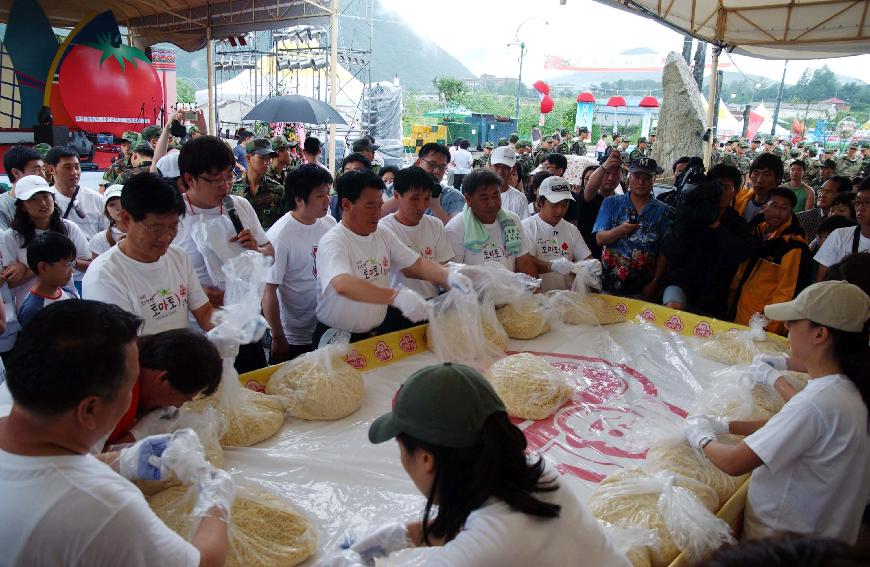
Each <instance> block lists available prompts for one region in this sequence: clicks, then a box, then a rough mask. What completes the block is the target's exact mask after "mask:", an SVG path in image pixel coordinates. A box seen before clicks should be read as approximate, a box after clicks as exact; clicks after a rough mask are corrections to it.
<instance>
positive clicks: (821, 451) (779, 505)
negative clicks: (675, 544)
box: [686, 281, 870, 544]
mask: <svg viewBox="0 0 870 567" xmlns="http://www.w3.org/2000/svg"><path fill="white" fill-rule="evenodd" d="M764 313H765V315H767V316H768V318H770V319H771V320H777V321H786V328H787V329H788V337H789V340H790V342H791V346H790V350H791V356H790V357H786V356H785V355H778V356H771V355H759V356H757V357H756V361H755V363H754V364H753V366H752V368H751V370H750V371H749V373H748V376H749V377H750V378H751V380H750V383H751V385H752V386H753V387H755V386H763V387H766V388H771V389H773V390H774V391H776V392H777V393H778V394H780V395H781V396H782V397H783V399H785V400H786V404H785V406H783V408H782V409H781V410H780V411H779V413H777V414H776V415H774V416H773V417H772V418H770V419H769V420H766V421H732V422H730V423H729V422H727V421H725V420H724V419H723V418H716V417H709V416H696V417H690V418H689V419H688V420H687V422H688V425H687V427H686V438H687V440H688V441H689V443H690V444H691V445H692V446H693V447H694V448H696V449H697V450H698V451H699V452H701V453H702V454H703V455H704V456H706V457H707V458H708V459H709V460H710V462H711V463H713V464H714V465H716V466H717V467H719V468H720V469H722V470H723V471H725V472H726V473H728V474H731V475H734V476H737V475H743V474H746V473H748V472H752V479H751V482H750V484H749V495H748V497H747V504H746V513H745V518H744V535H745V536H746V537H747V538H749V539H760V538H766V537H771V536H776V535H782V534H797V535H801V536H808V537H809V536H812V537H823V538H832V539H837V540H841V541H845V542H847V543H850V544H854V543H855V541H856V539H857V537H858V531H859V529H860V526H861V517H862V515H863V513H864V506H865V505H866V503H867V500H868V497H870V429H868V422H867V402H868V399H870V347H868V338H870V325H868V322H870V297H868V295H867V294H866V293H864V292H863V291H861V288H859V287H858V286H855V285H853V284H850V283H846V282H842V281H826V282H820V283H817V284H813V285H811V286H809V287H807V288H806V289H804V290H803V291H802V292H801V293H800V294H799V295H798V296H797V297H796V298H795V299H794V300H792V301H789V302H786V303H779V304H775V305H768V306H767V307H765V308H764ZM785 370H805V371H806V372H807V373H808V374H809V377H810V380H809V383H808V384H807V386H806V388H804V389H803V390H802V391H800V392H798V391H797V390H796V389H795V388H794V387H793V386H792V385H791V383H790V382H789V381H788V380H786V379H785V377H783V376H782V373H783V371H785ZM727 433H732V434H735V435H747V437H746V438H745V439H744V440H743V441H742V442H740V443H738V444H736V445H734V444H731V443H726V442H720V441H718V440H717V435H720V434H727Z"/></svg>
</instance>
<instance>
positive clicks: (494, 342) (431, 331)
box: [426, 289, 507, 368]
mask: <svg viewBox="0 0 870 567" xmlns="http://www.w3.org/2000/svg"><path fill="white" fill-rule="evenodd" d="M430 304H431V305H432V313H431V315H430V317H429V327H428V329H427V331H426V344H427V346H428V347H429V350H430V351H432V352H433V353H434V354H435V356H437V357H438V358H439V359H441V360H443V361H446V362H456V363H460V364H466V365H468V366H472V367H476V368H488V367H489V366H490V365H491V364H492V363H493V362H495V361H496V360H498V359H499V358H501V357H503V356H504V349H505V347H506V346H507V337H506V336H504V337H500V336H499V335H500V334H502V335H503V334H504V331H503V330H502V329H501V326H500V325H499V324H498V321H497V320H496V319H495V318H494V313H495V311H494V308H493V306H492V304H491V303H488V304H482V303H481V302H480V300H479V299H478V297H477V294H473V293H462V292H461V291H459V290H452V289H451V290H448V291H447V292H446V293H442V294H441V295H439V296H438V297H435V298H434V299H432V300H431V301H430Z"/></svg>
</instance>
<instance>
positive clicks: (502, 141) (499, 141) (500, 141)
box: [498, 138, 508, 147]
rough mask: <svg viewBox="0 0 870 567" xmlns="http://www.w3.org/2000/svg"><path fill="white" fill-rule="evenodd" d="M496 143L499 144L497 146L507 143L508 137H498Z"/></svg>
mask: <svg viewBox="0 0 870 567" xmlns="http://www.w3.org/2000/svg"><path fill="white" fill-rule="evenodd" d="M498 145H499V147H502V146H506V145H508V139H507V138H499V139H498Z"/></svg>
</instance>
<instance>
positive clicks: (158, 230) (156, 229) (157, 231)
mask: <svg viewBox="0 0 870 567" xmlns="http://www.w3.org/2000/svg"><path fill="white" fill-rule="evenodd" d="M137 224H140V225H142V227H143V228H144V229H145V230H147V231H148V232H150V233H151V234H152V235H153V236H163V235H164V234H166V233H169V234H178V229H180V228H181V227H182V224H181V221H178V222H176V223H173V224H170V225H165V224H151V225H148V224H145V223H137Z"/></svg>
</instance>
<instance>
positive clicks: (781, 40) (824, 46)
mask: <svg viewBox="0 0 870 567" xmlns="http://www.w3.org/2000/svg"><path fill="white" fill-rule="evenodd" d="M597 1H599V2H601V3H603V4H607V5H609V6H615V7H617V8H620V9H622V10H625V11H628V12H631V13H633V14H637V15H640V16H644V17H647V18H651V19H654V20H657V21H659V22H661V23H663V24H665V25H667V26H669V27H671V28H675V29H677V30H678V31H680V32H682V33H688V34H689V35H692V36H694V37H696V38H698V39H703V40H705V41H708V42H710V43H713V44H715V45H719V46H722V47H725V48H727V49H729V50H730V49H735V50H736V51H737V52H738V53H744V54H746V55H752V56H755V57H760V58H763V59H822V58H827V57H844V56H847V55H861V54H864V53H868V52H870V13H868V4H870V0H825V1H820V0H671V1H669V2H662V1H661V0H597Z"/></svg>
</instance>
